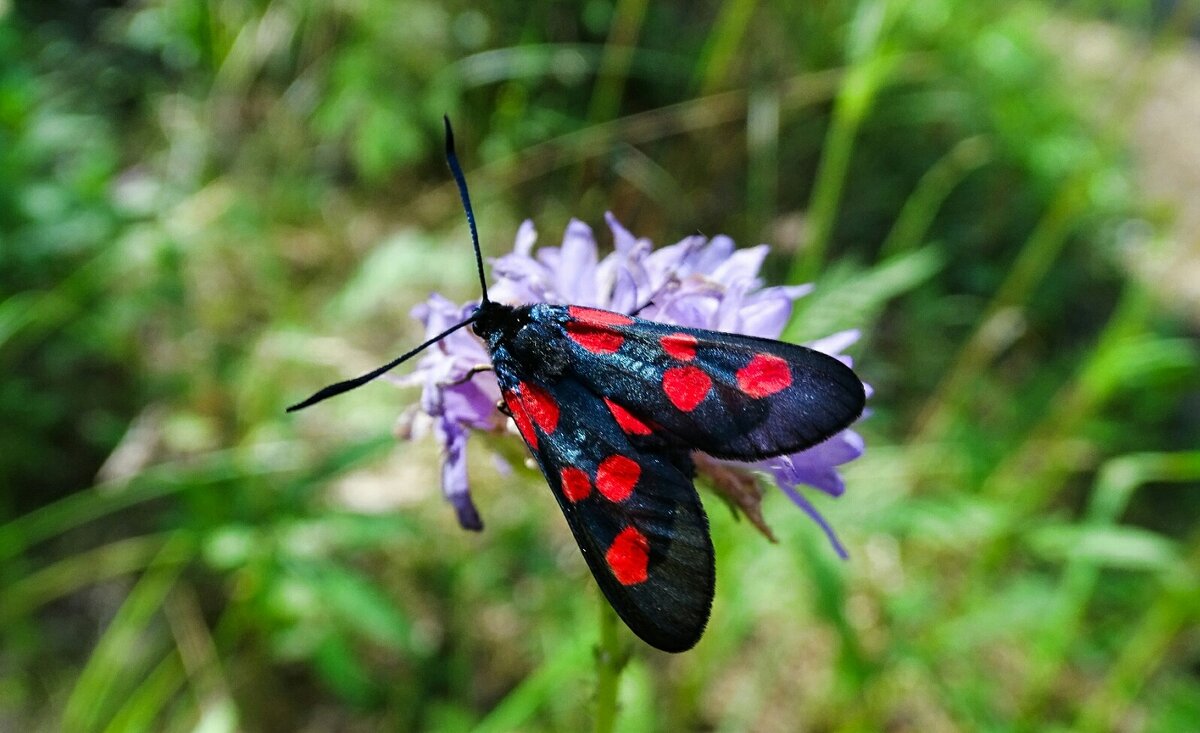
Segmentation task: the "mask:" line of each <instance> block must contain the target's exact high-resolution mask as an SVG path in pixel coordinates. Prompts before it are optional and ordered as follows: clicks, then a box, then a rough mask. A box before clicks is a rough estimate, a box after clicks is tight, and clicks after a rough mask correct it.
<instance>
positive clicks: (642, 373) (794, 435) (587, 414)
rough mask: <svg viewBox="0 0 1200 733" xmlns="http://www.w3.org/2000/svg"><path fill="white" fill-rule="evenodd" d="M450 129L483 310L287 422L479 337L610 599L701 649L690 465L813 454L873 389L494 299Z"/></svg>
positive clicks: (705, 546) (674, 333)
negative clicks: (464, 338) (446, 346)
mask: <svg viewBox="0 0 1200 733" xmlns="http://www.w3.org/2000/svg"><path fill="white" fill-rule="evenodd" d="M445 128H446V162H447V163H448V165H449V167H450V172H451V174H452V175H453V176H454V181H455V183H456V184H457V185H458V191H459V194H460V196H461V197H462V204H463V209H464V210H465V212H466V216H467V223H468V225H469V228H470V231H471V241H472V244H473V246H474V249H475V263H476V266H477V269H478V272H479V283H480V287H481V289H482V298H481V300H480V303H479V306H478V307H477V308H476V310H475V312H474V314H473V315H471V316H470V317H469V318H467V319H466V320H464V321H462V322H461V323H457V324H455V325H454V326H452V327H450V328H448V329H446V330H445V331H443V332H442V333H440V334H438V335H437V336H434V337H433V338H431V339H429V340H428V341H426V342H425V343H423V344H421V345H419V346H417V347H416V348H414V349H412V350H411V351H409V352H408V353H406V354H403V355H402V356H399V357H397V358H396V359H394V360H392V361H391V362H388V363H387V364H384V365H383V366H381V367H379V368H377V369H375V370H373V371H371V372H368V373H366V374H363V375H362V376H359V377H356V378H354V379H349V380H346V381H343V382H338V383H336V384H332V385H330V386H328V387H325V388H323V389H321V390H319V391H318V392H316V393H315V394H314V395H312V396H311V397H309V398H308V399H306V400H304V401H303V402H300V403H297V404H295V405H293V406H291V407H289V408H288V411H289V412H294V411H296V410H300V409H303V408H305V407H309V406H310V405H313V404H315V403H317V402H320V401H322V400H325V399H328V398H330V397H333V396H335V395H338V394H341V393H343V392H346V391H348V390H351V389H354V388H356V387H359V386H361V385H363V384H366V383H367V382H369V381H371V380H373V379H375V378H376V377H379V376H380V375H382V374H384V373H385V372H387V371H389V370H391V369H393V368H395V367H396V366H397V365H399V364H401V363H403V362H404V361H406V360H408V359H410V358H412V357H413V356H415V355H416V354H418V353H420V352H421V351H422V350H423V349H425V348H427V347H428V346H430V345H431V344H434V343H437V342H438V341H439V340H441V339H443V338H445V337H446V336H448V335H449V334H451V333H453V332H455V331H457V330H459V329H461V328H465V327H467V326H470V327H471V328H472V330H473V331H474V332H475V333H476V334H477V335H478V336H479V338H481V339H482V340H483V341H484V342H485V344H486V345H487V349H488V352H489V354H490V355H491V361H492V363H491V367H490V368H491V369H492V370H494V371H495V375H496V379H497V381H498V383H499V385H500V390H501V394H502V397H503V399H502V400H501V402H500V403H499V404H498V405H497V407H498V409H500V410H501V411H502V412H504V413H505V414H507V415H508V416H509V417H510V418H511V419H512V420H513V421H514V422H515V423H516V427H517V431H518V432H519V433H520V435H521V437H522V439H524V441H525V444H526V446H528V448H529V451H530V453H531V454H532V456H533V458H534V460H535V461H536V462H537V465H538V467H539V468H540V469H541V471H542V474H543V475H544V476H545V477H546V482H547V483H548V484H549V485H550V490H551V491H552V492H553V493H554V497H555V499H557V500H558V504H559V506H560V507H561V508H562V512H563V516H565V517H566V519H567V525H568V526H569V527H570V528H571V532H572V534H573V535H574V537H575V541H576V542H577V543H578V544H579V549H580V551H581V552H582V553H583V557H584V559H585V560H586V561H587V564H588V567H589V568H590V569H591V571H592V575H593V576H594V577H595V578H596V582H597V584H598V585H599V586H600V589H601V591H602V592H603V593H604V595H605V597H606V598H607V599H608V602H609V603H610V604H611V605H612V607H613V609H615V610H616V612H617V614H618V615H619V616H620V617H621V619H622V620H623V621H624V622H625V623H626V625H628V626H629V628H630V629H631V630H632V631H633V632H634V633H635V634H637V635H638V636H639V637H641V638H642V639H643V640H644V641H645V642H646V643H648V644H650V645H651V646H653V647H656V648H658V649H661V650H663V651H667V652H681V651H685V650H687V649H690V648H692V647H693V646H694V645H695V644H696V642H697V641H699V639H700V637H701V635H702V634H703V632H704V628H705V626H706V624H707V623H708V618H709V613H710V610H711V607H712V601H713V595H714V586H715V568H714V563H713V546H712V538H711V536H710V533H709V528H708V517H707V515H705V513H704V507H703V506H702V505H701V503H700V497H699V496H698V495H697V493H696V489H695V486H694V485H693V479H694V476H695V465H694V463H693V460H692V453H693V452H694V451H701V452H703V453H706V454H708V455H710V456H713V457H716V458H722V459H730V460H738V461H756V460H760V459H763V458H769V457H772V456H779V455H785V454H790V453H795V452H797V451H800V450H803V449H805V448H809V447H811V446H814V445H816V444H818V443H820V442H822V441H824V440H826V439H828V438H830V437H832V436H833V435H835V434H837V433H838V432H840V431H842V430H843V429H845V428H846V427H847V426H849V425H850V424H851V423H853V422H854V421H855V420H856V419H858V417H859V416H860V415H861V414H862V410H863V404H864V401H865V394H864V389H863V383H862V382H861V381H860V380H859V378H858V377H857V376H856V375H855V374H854V372H853V371H852V370H851V369H850V368H849V367H847V366H846V365H845V364H843V363H842V362H840V361H838V360H837V359H835V358H833V357H831V356H828V355H826V354H823V353H821V352H818V351H814V350H812V349H809V348H805V347H803V346H797V345H794V344H789V343H784V342H781V341H773V340H770V339H763V338H756V337H752V336H742V335H738V334H731V333H721V332H717V331H707V330H703V329H697V328H684V327H680V326H674V325H668V324H664V323H656V322H654V321H649V320H645V319H642V318H638V317H637V316H636V315H632V314H625V313H615V312H611V311H605V310H597V309H594V308H587V307H582V306H577V305H551V304H546V303H536V304H530V305H518V306H512V305H506V304H503V303H498V302H496V301H493V300H490V299H489V298H488V291H487V281H486V278H485V277H484V269H483V256H482V254H481V251H480V247H479V235H478V232H477V230H476V225H475V214H474V212H473V210H472V208H471V199H470V195H469V194H468V191H467V182H466V178H465V177H464V175H463V172H462V168H461V167H460V165H459V162H458V156H457V154H456V153H455V149H454V133H453V130H452V129H451V126H450V120H449V118H446V119H445ZM472 376H473V374H470V375H468V376H467V378H471V377H472Z"/></svg>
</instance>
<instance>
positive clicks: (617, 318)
mask: <svg viewBox="0 0 1200 733" xmlns="http://www.w3.org/2000/svg"><path fill="white" fill-rule="evenodd" d="M567 313H568V314H570V316H571V317H572V318H574V319H576V320H579V321H585V322H587V323H591V324H595V325H597V326H628V325H629V324H631V323H633V319H632V318H630V317H629V316H627V315H625V314H623V313H613V312H612V311H602V310H596V309H595V308H584V307H583V306H581V305H572V306H567Z"/></svg>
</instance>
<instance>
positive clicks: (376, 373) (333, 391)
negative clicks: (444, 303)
mask: <svg viewBox="0 0 1200 733" xmlns="http://www.w3.org/2000/svg"><path fill="white" fill-rule="evenodd" d="M442 119H443V120H444V121H445V123H446V163H448V164H449V165H450V173H451V174H452V175H453V176H454V182H455V183H457V184H458V194H459V196H460V197H462V203H463V208H464V209H465V210H466V212H467V223H468V224H469V225H470V226H471V244H472V245H474V246H475V266H476V268H477V269H478V270H479V285H480V287H482V288H483V302H482V303H481V304H480V306H481V307H482V306H484V305H487V304H488V303H489V302H491V301H489V300H488V294H487V281H486V280H485V279H484V277H483V255H482V254H481V253H480V250H479V233H478V232H477V231H476V230H475V212H474V211H472V210H471V196H470V194H468V193H467V179H466V178H465V177H463V172H462V167H461V166H459V164H458V156H457V155H456V154H455V153H454V131H453V130H451V129H450V118H449V117H448V116H443V117H442ZM478 318H479V311H476V312H475V314H474V315H472V316H471V317H470V318H468V319H467V320H465V321H463V322H461V323H456V324H454V325H453V326H451V327H450V328H447V329H446V330H445V331H442V332H441V333H439V334H438V335H437V336H434V337H433V338H431V339H429V340H428V341H426V342H425V343H423V344H421V345H420V346H418V347H417V348H415V349H413V350H412V351H409V352H408V353H405V354H402V355H400V356H397V357H396V358H395V359H392V360H391V361H389V362H388V363H387V364H384V365H383V366H381V367H378V368H377V369H372V370H371V371H369V372H367V373H366V374H363V375H361V376H358V377H355V378H353V379H347V380H345V381H342V382H338V383H336V384H331V385H329V386H328V387H322V388H321V389H319V390H317V392H316V393H315V394H313V395H312V396H311V397H309V398H308V399H306V400H304V401H303V402H297V403H296V404H294V405H292V406H291V407H289V408H287V411H288V412H295V411H296V410H303V409H304V408H305V407H310V406H312V405H315V404H317V403H318V402H323V401H325V400H327V399H329V398H330V397H336V396H338V395H340V394H341V393H343V392H349V391H350V390H352V389H355V388H357V387H361V386H363V385H364V384H366V383H367V382H370V381H371V380H373V379H375V378H377V377H381V376H383V375H384V374H386V373H387V372H389V371H391V370H392V369H395V368H396V367H397V366H399V365H400V364H403V363H404V362H406V361H408V360H409V359H411V358H412V357H414V356H416V355H417V354H419V353H421V352H422V351H424V350H425V349H427V348H428V347H430V346H432V345H433V344H436V343H437V342H438V341H441V340H442V339H444V338H446V337H447V336H449V335H450V334H452V333H454V332H455V331H457V330H458V329H460V328H462V327H463V326H467V325H470V324H472V323H474V322H475V321H476V320H477V319H478Z"/></svg>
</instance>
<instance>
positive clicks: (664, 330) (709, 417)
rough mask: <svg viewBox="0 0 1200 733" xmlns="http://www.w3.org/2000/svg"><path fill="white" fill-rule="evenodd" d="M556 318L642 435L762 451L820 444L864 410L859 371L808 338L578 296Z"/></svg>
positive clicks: (722, 451)
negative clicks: (656, 317) (766, 334)
mask: <svg viewBox="0 0 1200 733" xmlns="http://www.w3.org/2000/svg"><path fill="white" fill-rule="evenodd" d="M558 322H559V323H560V324H561V327H562V328H563V331H564V335H566V336H567V338H568V340H569V341H570V342H571V349H572V350H573V358H572V359H571V364H572V365H573V366H574V368H575V370H576V377H577V378H578V379H579V380H580V382H581V383H582V384H584V386H586V387H587V388H588V389H589V390H592V391H594V392H596V393H598V394H602V395H603V396H604V397H606V398H607V400H608V404H609V405H610V411H612V413H613V415H614V416H615V417H616V418H617V419H618V420H619V421H620V423H621V425H622V426H623V427H624V428H625V430H626V433H627V434H629V435H630V436H631V438H633V440H634V441H635V442H638V443H639V444H641V445H658V444H661V445H667V446H673V447H677V448H691V449H695V450H700V451H703V452H705V453H708V454H710V455H713V456H716V457H718V458H729V459H734V460H757V459H760V458H766V457H770V456H777V455H783V454H787V453H794V452H797V451H800V450H803V449H805V448H809V447H811V446H814V445H816V444H818V443H820V442H822V441H824V440H826V439H828V438H830V437H832V436H833V435H835V434H836V433H838V432H840V431H841V430H844V429H845V428H846V427H848V426H849V425H850V424H851V423H853V422H854V421H855V420H856V419H858V417H859V415H861V414H862V410H863V404H864V402H865V394H864V390H863V384H862V382H861V381H860V380H859V379H858V377H857V376H856V375H855V374H854V372H853V371H852V370H851V369H850V368H849V367H847V366H846V365H845V364H843V363H841V362H840V361H838V360H837V359H835V358H834V357H832V356H829V355H827V354H823V353H821V352H819V351H814V350H813V349H809V348H806V347H804V346H797V345H795V344H788V343H784V342H782V341H772V340H770V339H762V338H755V337H753V336H742V335H738V334H729V333H721V332H717V331H706V330H703V329H696V328H682V327H678V326H671V325H667V324H662V323H657V322H654V321H647V320H643V319H640V318H634V317H631V316H625V315H622V314H619V313H611V312H608V311H599V310H593V309H588V308H580V307H578V306H566V307H562V308H561V313H560V314H559V319H558Z"/></svg>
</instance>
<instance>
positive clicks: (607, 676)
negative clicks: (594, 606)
mask: <svg viewBox="0 0 1200 733" xmlns="http://www.w3.org/2000/svg"><path fill="white" fill-rule="evenodd" d="M627 661H629V655H628V654H627V653H626V652H625V651H623V650H622V649H621V644H620V640H619V639H618V638H617V614H616V612H615V611H613V609H612V606H610V605H608V600H607V599H606V598H604V596H603V595H601V596H600V641H599V643H598V644H597V646H596V733H611V732H612V731H613V729H614V726H615V725H616V722H617V687H618V686H619V684H620V682H621V671H622V670H623V669H625V663H626V662H627Z"/></svg>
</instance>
